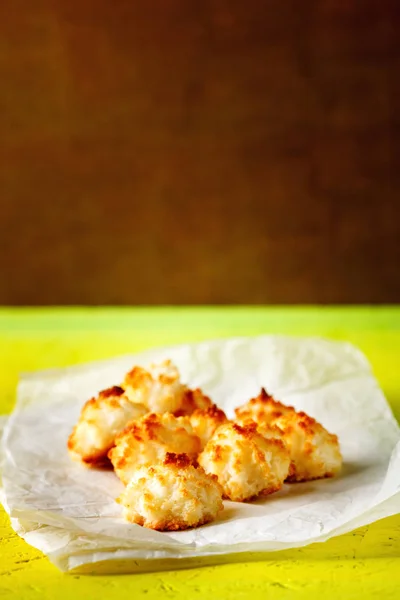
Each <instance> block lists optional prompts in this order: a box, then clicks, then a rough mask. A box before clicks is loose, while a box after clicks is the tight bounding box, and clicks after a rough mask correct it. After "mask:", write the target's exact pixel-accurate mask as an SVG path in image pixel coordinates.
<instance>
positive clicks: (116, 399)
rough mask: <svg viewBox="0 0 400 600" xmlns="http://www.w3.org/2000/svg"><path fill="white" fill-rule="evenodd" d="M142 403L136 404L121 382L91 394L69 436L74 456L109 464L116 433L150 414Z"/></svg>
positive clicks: (97, 464) (82, 459) (83, 459)
mask: <svg viewBox="0 0 400 600" xmlns="http://www.w3.org/2000/svg"><path fill="white" fill-rule="evenodd" d="M146 412H147V410H146V408H145V407H144V406H143V405H141V404H132V402H130V401H129V400H128V398H127V397H126V396H125V395H124V390H123V389H122V388H120V387H118V386H114V387H111V388H108V389H107V390H103V391H102V392H100V393H99V395H98V396H97V398H91V399H90V400H88V401H87V402H86V404H85V405H84V406H83V408H82V412H81V414H80V417H79V421H78V423H77V424H76V425H75V427H74V429H73V431H72V433H71V435H70V436H69V439H68V450H69V451H70V453H71V455H72V457H73V458H74V459H77V460H81V461H82V462H83V463H85V464H86V465H88V466H93V467H99V466H105V465H106V464H107V463H108V464H109V461H108V460H107V453H108V451H109V450H110V448H111V447H112V445H113V443H114V440H115V437H116V436H117V435H118V433H120V432H121V431H122V430H123V429H124V427H126V425H127V424H128V423H129V422H130V421H132V420H133V419H137V418H139V417H141V416H143V415H144V414H146Z"/></svg>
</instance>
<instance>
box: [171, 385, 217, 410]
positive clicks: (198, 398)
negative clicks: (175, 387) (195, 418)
mask: <svg viewBox="0 0 400 600" xmlns="http://www.w3.org/2000/svg"><path fill="white" fill-rule="evenodd" d="M211 406H213V403H212V401H211V398H209V397H208V396H206V394H204V393H203V392H202V390H201V389H200V388H196V389H194V390H192V389H190V388H185V392H184V394H183V396H182V401H181V404H180V405H179V407H178V409H177V410H176V411H174V415H175V416H177V417H181V416H184V415H191V414H193V413H194V411H196V410H206V409H208V408H210V407H211Z"/></svg>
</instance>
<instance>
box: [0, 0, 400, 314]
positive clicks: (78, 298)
mask: <svg viewBox="0 0 400 600" xmlns="http://www.w3.org/2000/svg"><path fill="white" fill-rule="evenodd" d="M399 25H400V8H399V5H398V3H396V2H395V0H393V1H390V0H382V1H380V2H376V1H375V0H363V1H361V0H360V1H354V2H349V1H346V2H337V1H335V0H320V1H317V0H305V1H304V2H302V3H301V9H299V3H298V2H297V1H295V0H288V1H286V2H282V1H281V0H269V1H268V2H265V1H263V0H249V1H247V2H243V1H242V0H231V1H229V2H228V1H225V0H223V1H221V0H210V1H208V2H195V1H188V0H158V1H154V2H147V1H144V0H141V1H137V2H132V1H131V0H119V1H118V2H110V1H109V0H85V1H83V2H82V1H81V0H37V1H36V2H34V3H30V2H26V1H23V0H3V1H2V2H1V3H0V70H1V72H2V73H3V74H2V76H1V80H0V274H1V279H0V304H54V303H55V304H60V303H61V304H70V303H81V304H86V303H88V304H101V303H105V304H108V303H110V304H118V303H122V304H132V303H133V304H135V303H150V304H154V303H202V302H211V303H220V302H223V303H230V302H233V303H236V302H240V303H264V302H273V303H279V302H282V303H286V302H302V303H304V302H323V303H325V302H396V301H400V277H399V264H400V244H399V238H400V224H399V223H400V212H399V197H400V169H399V158H398V157H399V151H400V127H399V116H398V107H399V105H400V95H399V72H400V50H399V46H400V45H399V43H398V28H399Z"/></svg>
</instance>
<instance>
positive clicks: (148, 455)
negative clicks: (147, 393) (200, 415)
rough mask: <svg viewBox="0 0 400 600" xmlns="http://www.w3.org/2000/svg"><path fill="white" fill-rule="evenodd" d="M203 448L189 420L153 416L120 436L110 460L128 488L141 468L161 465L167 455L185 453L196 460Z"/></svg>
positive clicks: (169, 416)
mask: <svg viewBox="0 0 400 600" xmlns="http://www.w3.org/2000/svg"><path fill="white" fill-rule="evenodd" d="M200 447H201V444H200V439H199V438H198V437H197V435H195V434H194V431H193V428H192V426H191V424H190V421H189V418H188V417H175V416H174V415H171V414H170V413H164V414H162V415H158V414H154V413H150V414H148V415H145V416H144V417H142V418H141V419H139V420H137V421H134V422H132V423H130V424H129V425H128V426H127V427H126V428H125V429H124V431H122V432H121V433H120V434H119V435H118V436H117V438H116V440H115V446H114V447H113V448H112V449H111V450H110V452H109V453H108V457H109V458H110V460H111V462H112V465H113V467H114V469H115V472H116V474H117V476H118V477H119V478H120V479H121V481H122V482H123V483H124V484H125V485H127V483H128V482H129V480H130V479H131V477H132V476H133V473H134V472H135V469H137V468H138V467H139V466H149V465H155V464H157V463H159V462H162V461H163V460H164V458H165V455H166V454H167V452H176V453H180V452H183V453H185V454H188V455H189V456H190V457H191V458H195V457H196V456H197V454H198V453H199V451H200Z"/></svg>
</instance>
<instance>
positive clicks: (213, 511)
mask: <svg viewBox="0 0 400 600" xmlns="http://www.w3.org/2000/svg"><path fill="white" fill-rule="evenodd" d="M117 501H118V502H119V503H120V504H122V505H123V507H124V517H125V518H126V519H127V520H128V521H130V522H131V523H137V524H138V525H143V526H144V527H148V528H150V529H157V530H158V531H177V530H182V529H188V528H191V527H199V526H200V525H204V523H209V522H210V521H213V520H214V519H215V518H216V516H217V514H218V512H219V511H221V510H222V509H223V503H222V488H221V486H220V485H219V483H218V481H217V478H216V477H212V476H209V475H206V473H205V472H204V470H203V469H202V468H201V467H200V466H199V465H194V464H193V463H192V461H191V459H190V457H189V456H188V455H187V454H182V453H181V454H174V453H169V452H168V453H167V454H166V456H165V457H164V461H163V462H162V463H160V464H157V465H155V466H142V467H139V468H137V469H136V470H135V471H134V472H133V473H132V477H131V479H130V481H129V483H128V485H127V487H126V489H125V491H124V492H123V493H122V494H121V496H120V497H119V498H118V500H117Z"/></svg>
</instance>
